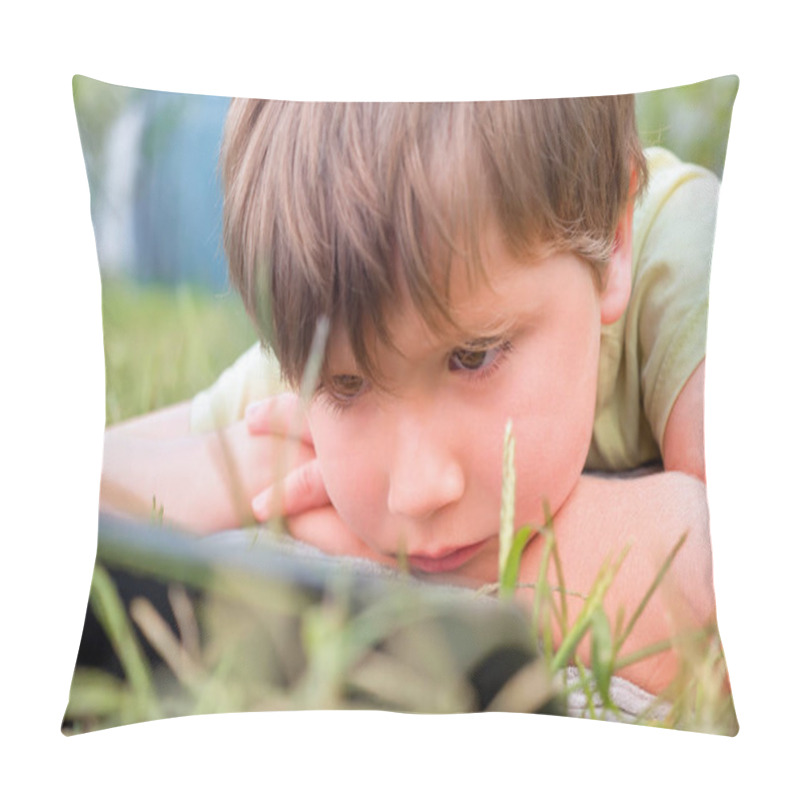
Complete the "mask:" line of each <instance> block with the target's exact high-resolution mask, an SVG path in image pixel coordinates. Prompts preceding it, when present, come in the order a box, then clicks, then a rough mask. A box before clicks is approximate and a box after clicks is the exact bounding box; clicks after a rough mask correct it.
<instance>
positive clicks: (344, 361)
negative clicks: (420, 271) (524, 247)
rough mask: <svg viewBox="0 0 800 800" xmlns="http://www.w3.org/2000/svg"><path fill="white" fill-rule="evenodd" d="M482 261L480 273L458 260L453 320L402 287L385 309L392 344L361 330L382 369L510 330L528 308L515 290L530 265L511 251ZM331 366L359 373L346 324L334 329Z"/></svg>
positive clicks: (451, 291) (451, 293)
mask: <svg viewBox="0 0 800 800" xmlns="http://www.w3.org/2000/svg"><path fill="white" fill-rule="evenodd" d="M495 256H497V257H496V258H490V259H484V263H483V265H482V266H483V268H482V270H481V271H475V270H470V269H469V268H468V267H467V265H466V264H465V263H464V262H462V261H459V260H454V261H453V264H452V266H451V270H450V274H449V285H448V287H447V292H446V297H445V302H446V305H447V309H448V313H449V316H450V320H449V321H447V320H442V319H439V318H436V319H435V320H433V319H431V318H430V317H429V315H427V314H426V313H424V311H423V310H422V309H420V308H418V307H417V305H416V304H415V303H414V301H413V299H412V296H411V293H410V291H409V289H408V287H407V286H401V287H399V288H398V291H397V295H396V299H395V301H394V302H393V303H392V304H391V305H390V306H387V307H386V309H385V310H384V319H385V322H386V328H387V332H388V337H387V338H388V341H387V342H382V341H380V340H379V337H377V336H376V335H375V334H374V332H373V331H369V330H367V331H362V334H363V337H364V338H365V340H366V341H367V342H368V343H369V349H370V351H371V353H372V355H373V356H374V358H375V361H376V363H377V365H378V366H380V365H381V364H382V363H385V362H386V361H388V360H390V359H392V358H397V357H400V358H402V359H404V360H417V359H423V358H425V357H426V355H428V354H430V353H439V352H440V351H441V350H442V349H447V348H454V347H458V346H460V345H463V344H467V343H469V342H472V341H476V340H481V339H490V338H493V337H497V336H499V335H501V334H502V333H504V332H506V331H508V329H509V328H510V327H512V326H513V325H514V323H515V322H516V320H517V317H518V316H519V314H520V312H521V311H522V310H524V309H525V308H526V307H527V304H525V303H520V302H519V300H521V298H520V297H519V295H518V293H515V292H514V291H513V284H514V278H515V276H517V275H518V274H519V273H520V272H521V271H522V270H526V271H527V270H529V269H535V266H533V265H532V264H522V263H520V262H517V261H515V260H514V259H512V258H511V257H510V256H508V254H507V253H495ZM327 360H328V364H329V367H331V368H333V369H336V370H339V369H341V368H342V367H344V366H348V368H349V369H356V368H357V364H356V359H355V356H354V355H353V351H352V347H351V346H350V343H349V341H348V333H347V330H346V328H345V326H344V325H343V324H338V325H334V326H333V329H332V331H331V337H330V343H329V348H328V359H327Z"/></svg>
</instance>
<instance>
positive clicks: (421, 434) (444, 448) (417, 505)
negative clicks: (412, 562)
mask: <svg viewBox="0 0 800 800" xmlns="http://www.w3.org/2000/svg"><path fill="white" fill-rule="evenodd" d="M389 456H390V459H391V461H390V465H389V468H390V471H389V496H388V500H387V504H388V510H389V513H390V514H392V515H396V516H401V517H406V518H410V519H425V518H426V517H429V516H431V515H432V514H434V513H435V512H436V511H438V510H440V509H442V508H445V507H446V506H448V505H450V504H451V503H455V502H456V501H458V500H459V499H461V497H462V495H463V494H464V486H465V476H464V472H463V469H462V466H461V464H460V463H459V460H458V458H457V457H456V456H455V454H454V453H453V452H452V450H451V448H449V447H448V444H447V442H446V440H445V438H444V437H443V436H442V435H441V433H440V432H439V431H437V430H435V429H434V428H432V426H429V425H425V424H424V423H423V422H422V421H420V420H418V419H407V420H404V421H402V422H401V423H400V424H399V425H398V426H397V428H396V437H395V442H394V451H393V452H392V453H391V454H389Z"/></svg>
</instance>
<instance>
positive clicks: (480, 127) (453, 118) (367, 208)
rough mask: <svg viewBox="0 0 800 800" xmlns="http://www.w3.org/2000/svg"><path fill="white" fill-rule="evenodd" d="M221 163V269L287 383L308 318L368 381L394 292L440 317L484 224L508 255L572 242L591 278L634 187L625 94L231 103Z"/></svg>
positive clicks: (303, 354) (308, 332)
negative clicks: (323, 327)
mask: <svg viewBox="0 0 800 800" xmlns="http://www.w3.org/2000/svg"><path fill="white" fill-rule="evenodd" d="M222 168H223V180H224V185H225V231H224V237H225V247H226V251H227V253H228V258H229V263H230V273H231V278H232V280H233V283H234V285H235V286H236V287H237V289H238V290H239V291H240V293H241V294H242V297H243V299H244V303H245V307H246V308H247V310H248V313H249V314H250V315H251V317H252V318H253V320H254V321H255V323H256V326H257V328H258V330H259V333H260V335H261V338H262V341H264V342H265V343H266V344H268V345H269V346H270V347H271V348H272V349H273V350H274V351H275V353H276V355H277V357H278V360H279V362H280V364H281V368H282V369H283V372H284V375H285V377H286V378H287V379H288V380H289V381H290V382H291V383H292V384H293V385H295V386H297V385H299V382H300V377H301V375H302V373H303V369H304V366H305V364H306V362H307V360H308V355H309V350H310V347H311V342H312V340H313V336H314V330H315V326H316V323H317V320H318V319H319V318H320V317H323V316H324V317H326V318H328V319H329V320H330V321H331V323H332V327H333V328H336V327H342V328H343V329H344V330H345V331H346V332H347V337H348V340H349V342H350V346H351V347H352V348H353V352H354V353H355V355H356V358H357V361H358V362H359V366H360V367H361V368H362V369H363V370H364V371H365V372H366V374H368V375H370V377H372V378H378V377H379V376H378V375H377V374H376V373H377V372H378V371H377V370H376V369H375V366H376V365H375V364H374V360H373V358H372V355H371V352H372V348H371V346H370V344H371V343H374V342H377V341H380V342H383V343H386V342H387V327H386V321H387V317H388V313H389V312H390V311H391V310H392V309H394V308H395V307H396V302H397V298H398V296H399V295H400V294H401V293H405V294H406V295H407V296H408V297H409V299H410V300H411V302H412V303H413V305H414V307H415V308H416V309H417V310H419V311H420V313H421V314H422V316H423V318H424V319H425V320H426V321H427V322H428V323H429V324H430V326H431V327H432V329H434V330H442V329H443V328H444V327H447V326H450V325H452V323H453V320H452V319H451V318H450V314H449V299H448V293H449V289H450V286H449V269H450V266H451V265H452V263H453V258H454V257H456V258H458V257H460V258H461V260H462V261H463V262H464V263H465V264H466V266H467V268H468V270H469V271H470V274H471V275H473V276H475V277H478V276H480V275H481V272H482V268H481V265H482V253H481V240H482V236H483V232H484V228H485V226H486V225H487V224H488V223H489V222H494V223H496V224H497V225H499V228H500V231H501V233H502V235H503V237H504V240H505V243H506V245H507V247H508V248H509V250H510V251H511V252H512V253H513V254H515V255H517V256H522V255H525V256H528V257H530V256H535V255H542V254H544V253H548V252H571V253H574V254H575V255H577V256H578V257H580V258H582V259H584V260H585V261H586V262H587V263H588V264H589V265H590V266H591V268H592V269H593V270H594V272H595V275H596V277H597V279H598V281H600V282H602V281H603V280H604V277H605V276H604V271H605V268H606V265H607V263H608V261H609V259H610V257H611V254H612V252H613V250H614V246H615V236H616V232H617V227H618V223H619V220H620V216H621V214H622V213H623V211H624V209H625V208H626V206H627V204H628V200H629V193H630V187H631V179H632V175H633V176H634V181H635V182H636V184H635V185H636V186H638V187H641V186H643V184H644V157H643V154H642V151H641V146H640V144H639V140H638V137H637V133H636V125H635V119H634V107H633V98H632V97H630V96H615V97H613V96H612V97H594V98H575V99H564V100H560V99H554V100H536V101H520V102H494V103H343V104H335V103H292V102H275V101H263V100H234V101H233V103H232V106H231V109H230V112H229V115H228V122H227V126H226V135H225V142H224V148H223V161H222Z"/></svg>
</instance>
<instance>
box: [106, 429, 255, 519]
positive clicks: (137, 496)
mask: <svg viewBox="0 0 800 800" xmlns="http://www.w3.org/2000/svg"><path fill="white" fill-rule="evenodd" d="M149 427H152V426H149V424H148V423H146V424H144V425H141V426H138V427H137V425H136V424H135V423H134V424H133V425H128V426H119V428H111V429H109V430H108V431H107V432H106V436H105V444H104V457H103V475H102V479H101V491H100V508H101V510H104V511H111V512H117V513H123V514H128V515H132V516H138V517H148V516H150V515H151V514H152V513H153V512H154V511H155V512H156V513H159V509H160V508H162V507H163V519H164V521H165V522H167V523H169V524H172V525H175V526H178V527H180V528H184V529H186V530H189V531H192V532H195V533H210V532H213V531H219V530H225V529H229V528H235V527H241V526H243V525H246V524H248V523H250V522H252V519H253V518H252V512H251V510H250V503H249V501H250V499H251V497H252V495H253V494H254V493H255V491H256V490H257V489H259V488H263V485H265V483H266V482H267V480H268V477H269V476H268V475H267V464H266V463H262V462H264V461H266V459H259V458H258V451H257V445H258V444H259V442H257V441H252V439H251V437H249V436H248V435H247V433H246V431H245V430H244V423H237V425H235V426H231V427H230V428H228V429H226V430H225V431H222V432H219V433H210V434H191V433H189V432H188V429H187V431H186V432H185V433H183V434H180V433H179V431H178V429H176V430H173V431H167V432H166V435H165V432H163V431H162V432H161V434H160V435H159V434H158V433H156V434H153V435H151V433H152V431H150V430H149Z"/></svg>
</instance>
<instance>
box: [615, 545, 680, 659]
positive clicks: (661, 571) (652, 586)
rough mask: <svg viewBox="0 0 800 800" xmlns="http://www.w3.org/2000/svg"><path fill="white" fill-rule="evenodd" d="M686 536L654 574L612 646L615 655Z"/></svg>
mask: <svg viewBox="0 0 800 800" xmlns="http://www.w3.org/2000/svg"><path fill="white" fill-rule="evenodd" d="M688 536H689V532H688V531H686V532H685V533H684V534H683V535H682V536H681V537H680V538H679V539H678V541H677V542H676V543H675V546H674V547H673V548H672V550H670V552H669V555H668V556H667V558H666V560H665V561H664V563H663V564H662V565H661V569H659V571H658V572H657V573H656V576H655V578H653V582H652V583H651V584H650V587H649V588H648V590H647V592H645V595H644V597H643V598H642V600H641V602H640V603H639V605H638V606H637V607H636V610H635V611H634V612H633V616H632V617H631V618H630V620H629V622H628V625H627V627H626V628H625V631H624V633H623V634H622V636H621V637H620V638H619V639H617V641H616V643H615V646H614V654H615V655H616V654H617V653H619V651H620V649H621V648H622V645H623V644H624V643H625V641H626V639H627V638H628V636H630V634H631V631H632V630H633V627H634V625H635V624H636V622H637V621H638V620H639V617H641V615H642V613H643V612H644V610H645V608H646V607H647V604H648V603H649V602H650V598H651V597H652V596H653V594H654V593H655V591H656V589H657V588H658V587H659V585H660V584H661V581H663V580H664V576H665V575H666V573H667V570H668V569H669V568H670V566H672V562H673V561H674V560H675V557H676V556H677V555H678V551H679V550H680V549H681V547H683V545H684V543H685V542H686V539H687V538H688Z"/></svg>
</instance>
